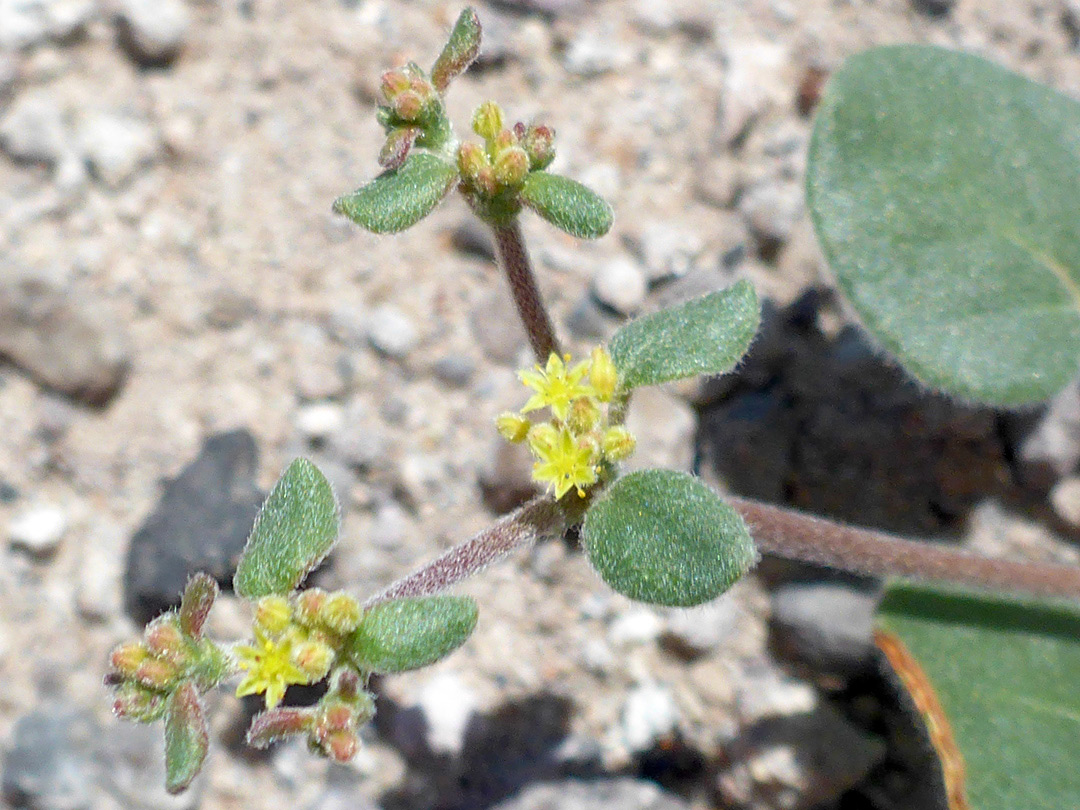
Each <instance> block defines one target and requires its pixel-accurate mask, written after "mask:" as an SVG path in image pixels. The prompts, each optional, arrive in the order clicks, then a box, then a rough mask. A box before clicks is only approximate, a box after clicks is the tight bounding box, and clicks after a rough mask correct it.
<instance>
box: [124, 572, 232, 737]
mask: <svg viewBox="0 0 1080 810" xmlns="http://www.w3.org/2000/svg"><path fill="white" fill-rule="evenodd" d="M216 596H217V583H216V582H214V580H213V579H211V578H210V577H209V576H207V575H206V574H199V575H197V576H195V577H193V578H192V579H191V581H190V582H189V583H188V586H187V589H186V590H185V592H184V597H183V601H182V603H181V606H180V610H179V612H174V611H170V612H169V613H165V614H163V615H161V616H158V617H157V618H156V619H154V620H153V621H152V622H150V624H148V625H147V626H146V628H145V630H144V631H143V636H142V639H141V640H139V641H131V642H127V643H124V644H121V645H119V646H118V647H116V648H115V649H114V650H113V651H112V654H111V655H110V657H109V665H110V671H109V673H108V674H107V675H106V676H105V683H106V684H107V685H109V686H112V687H113V688H114V689H115V690H116V692H115V694H116V698H115V701H114V703H113V710H114V711H115V712H116V714H117V715H118V716H119V717H123V718H125V719H129V720H135V721H137V722H140V723H151V722H153V721H154V720H157V719H159V718H160V717H161V716H162V715H163V714H164V713H165V710H166V706H167V702H168V698H169V696H170V695H171V694H172V693H174V692H175V691H176V690H177V689H179V688H180V686H182V685H183V684H185V683H188V682H190V683H193V684H194V686H195V687H196V689H197V690H198V691H199V692H205V691H207V690H208V689H211V688H213V687H214V686H216V685H217V684H218V683H219V682H220V681H221V680H222V679H223V678H224V677H225V676H226V675H227V674H228V671H229V662H228V657H227V656H226V654H225V652H224V651H223V650H222V649H221V648H219V647H218V646H217V645H216V644H214V642H212V641H210V640H209V639H205V638H203V637H202V626H203V623H204V622H205V620H206V616H207V614H208V613H209V611H210V606H211V605H212V604H213V602H214V599H215V597H216Z"/></svg>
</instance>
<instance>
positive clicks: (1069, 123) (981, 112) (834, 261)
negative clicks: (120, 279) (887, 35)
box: [807, 45, 1080, 406]
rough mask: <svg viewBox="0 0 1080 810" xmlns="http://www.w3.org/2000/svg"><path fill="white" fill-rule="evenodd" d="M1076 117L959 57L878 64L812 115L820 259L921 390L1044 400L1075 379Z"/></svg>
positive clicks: (1079, 346) (922, 51) (884, 56)
mask: <svg viewBox="0 0 1080 810" xmlns="http://www.w3.org/2000/svg"><path fill="white" fill-rule="evenodd" d="M1078 133H1080V104H1077V103H1076V101H1074V100H1072V99H1070V98H1067V97H1065V96H1063V95H1061V94H1060V93H1056V92H1054V91H1053V90H1051V89H1049V88H1047V87H1043V86H1041V85H1038V84H1035V83H1034V82H1031V81H1029V80H1028V79H1026V78H1024V77H1022V76H1019V75H1017V74H1015V73H1011V72H1010V71H1007V70H1005V69H1004V68H1001V67H999V66H997V65H994V64H992V63H990V62H987V61H985V60H983V59H980V58H978V57H976V56H972V55H969V54H963V53H957V52H955V51H949V50H944V49H941V48H933V47H927V46H911V45H905V46H898V47H888V48H878V49H874V50H870V51H867V52H865V53H862V54H859V55H857V56H854V57H852V58H851V59H849V60H848V61H847V62H846V63H845V64H844V66H843V67H842V68H841V69H840V71H839V72H838V73H837V74H836V75H835V76H834V77H833V79H832V81H831V82H830V83H829V85H828V87H827V89H826V91H825V93H824V95H823V97H822V101H821V105H820V106H819V108H818V116H817V121H816V124H815V127H814V134H813V138H812V140H811V144H810V153H809V158H808V160H809V163H808V167H807V195H808V200H809V204H810V211H811V214H812V216H813V220H814V224H815V226H816V228H817V233H818V237H819V238H820V240H821V244H822V247H823V248H824V251H825V255H826V256H827V258H828V260H829V264H830V265H831V266H832V269H833V271H834V272H835V273H836V276H837V280H838V281H839V284H840V287H841V289H842V290H843V291H844V293H845V294H846V295H847V296H848V298H849V299H850V301H851V303H852V304H853V305H854V308H855V310H856V311H857V312H858V314H859V315H860V317H861V318H862V319H863V322H864V323H865V324H866V327H867V329H869V330H870V331H871V332H872V333H873V334H874V335H875V336H876V337H877V338H878V340H880V341H881V343H882V344H883V345H884V346H885V348H887V349H889V350H890V351H892V352H894V353H895V354H896V356H897V357H898V358H899V360H900V362H901V363H902V364H903V365H904V367H905V368H906V369H907V370H908V371H910V372H911V373H912V374H913V375H915V376H916V377H917V378H918V379H920V380H922V381H923V382H924V383H926V384H928V385H930V386H933V387H934V388H940V389H942V390H944V391H946V392H949V393H952V394H954V395H956V396H960V397H964V398H965V399H973V400H977V401H981V402H986V403H989V404H994V405H1005V406H1008V405H1018V404H1023V403H1029V402H1035V401H1038V400H1042V399H1046V398H1047V397H1049V396H1051V395H1052V394H1054V393H1055V392H1056V391H1058V390H1059V389H1060V388H1061V387H1062V386H1064V385H1065V384H1066V383H1067V382H1069V381H1070V380H1072V379H1073V378H1074V377H1075V375H1076V372H1077V368H1078V366H1080V194H1077V193H1076V189H1077V188H1080V137H1078Z"/></svg>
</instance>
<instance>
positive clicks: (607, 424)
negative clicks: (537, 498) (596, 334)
mask: <svg viewBox="0 0 1080 810" xmlns="http://www.w3.org/2000/svg"><path fill="white" fill-rule="evenodd" d="M569 363H570V356H569V355H566V356H565V357H559V356H558V355H557V354H555V353H554V352H553V353H552V354H551V356H550V357H549V358H548V361H547V365H546V366H544V367H543V368H541V367H540V366H536V367H535V368H534V369H531V370H525V371H520V372H518V377H519V378H520V379H521V381H522V383H524V384H525V385H526V386H527V387H529V388H531V389H533V392H534V393H533V395H532V396H531V397H530V398H529V400H528V402H526V403H525V405H524V407H523V408H522V409H521V411H520V412H518V413H504V414H502V415H501V416H499V418H498V419H497V420H496V426H497V427H498V429H499V432H500V433H501V434H502V435H503V437H504V438H505V439H507V440H508V441H511V442H515V443H517V442H525V443H526V444H527V446H528V448H529V451H530V452H531V453H532V455H533V458H534V459H535V464H534V465H533V469H532V477H533V480H534V481H536V482H537V483H541V484H545V485H547V486H548V487H550V489H551V490H552V492H554V494H555V497H556V498H561V497H562V496H563V495H565V494H566V493H567V492H569V491H570V490H571V489H576V490H577V493H578V495H579V496H581V497H584V496H585V493H586V491H587V488H588V487H590V486H591V485H592V484H595V483H596V481H597V480H598V475H599V472H600V470H601V468H602V467H603V466H605V465H610V464H613V463H615V462H617V461H621V460H623V459H625V458H627V457H628V456H629V455H630V454H631V453H633V452H634V447H635V440H634V437H633V435H632V434H631V433H630V431H628V430H627V429H626V428H625V427H623V426H622V425H621V424H612V423H611V418H610V407H609V406H610V404H611V402H612V400H613V399H614V398H615V394H616V391H617V390H618V374H617V372H616V370H615V364H614V363H613V362H612V360H611V356H610V355H609V354H608V353H607V352H606V351H605V350H604V349H602V348H597V349H594V350H593V353H592V356H591V357H590V358H589V359H588V360H583V361H581V362H580V363H577V364H576V365H574V366H570V365H569ZM543 408H547V409H548V410H549V412H550V414H551V418H550V419H549V420H547V421H544V422H538V423H535V424H534V423H533V422H532V421H531V420H530V419H529V418H528V417H527V416H526V415H525V414H527V413H529V412H531V411H536V410H540V409H543Z"/></svg>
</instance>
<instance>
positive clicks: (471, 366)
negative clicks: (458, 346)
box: [431, 354, 476, 388]
mask: <svg viewBox="0 0 1080 810" xmlns="http://www.w3.org/2000/svg"><path fill="white" fill-rule="evenodd" d="M431 370H432V373H434V375H435V376H436V377H438V378H439V379H440V380H441V381H442V382H444V383H446V384H447V385H449V386H452V387H454V388H464V387H465V386H467V385H468V384H469V382H470V381H471V380H472V377H473V374H475V373H476V362H475V361H474V360H473V359H472V358H471V357H467V356H465V355H463V354H449V355H447V356H446V357H441V358H439V359H438V360H436V361H435V365H434V366H433V367H432V369H431Z"/></svg>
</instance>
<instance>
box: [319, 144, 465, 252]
mask: <svg viewBox="0 0 1080 810" xmlns="http://www.w3.org/2000/svg"><path fill="white" fill-rule="evenodd" d="M457 176H458V174H457V169H456V168H455V167H454V166H451V165H450V164H449V163H447V162H446V161H445V160H443V159H442V158H438V157H435V155H432V154H429V153H427V152H414V153H412V154H411V155H409V157H408V158H407V159H406V160H405V163H404V164H403V165H402V166H401V168H400V169H393V170H391V171H388V172H383V173H382V174H380V175H379V176H378V177H376V178H375V179H374V180H372V181H371V182H370V183H368V184H367V185H366V186H362V187H361V188H359V189H357V190H356V191H354V192H353V193H352V194H346V195H345V196H344V197H338V198H337V199H336V200H334V211H335V212H337V213H338V214H344V215H345V216H347V217H348V218H349V219H351V220H352V221H353V222H355V223H356V224H357V225H360V226H361V227H364V228H367V229H368V230H369V231H373V232H374V233H397V232H398V231H403V230H405V229H406V228H408V227H411V226H412V225H415V224H416V223H417V222H419V221H420V220H422V219H423V218H424V217H426V216H427V215H428V214H430V213H431V211H432V209H434V208H435V206H436V205H438V204H439V201H440V200H442V198H443V197H445V196H446V195H447V193H448V192H449V191H450V189H451V188H453V187H454V181H455V180H457Z"/></svg>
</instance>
